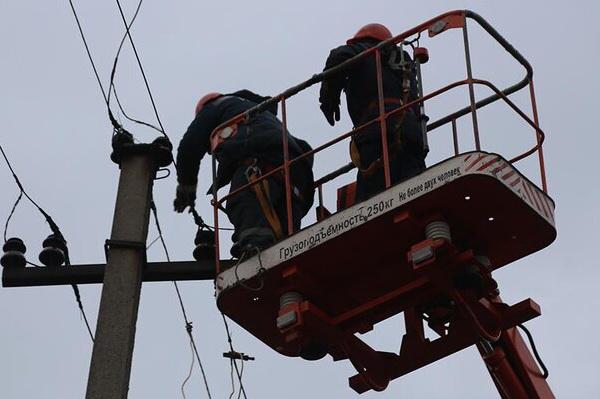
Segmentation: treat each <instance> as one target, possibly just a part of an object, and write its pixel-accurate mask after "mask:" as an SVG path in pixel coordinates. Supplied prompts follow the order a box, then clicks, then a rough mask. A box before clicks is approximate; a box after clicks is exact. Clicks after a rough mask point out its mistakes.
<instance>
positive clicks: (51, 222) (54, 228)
mask: <svg viewBox="0 0 600 399" xmlns="http://www.w3.org/2000/svg"><path fill="white" fill-rule="evenodd" d="M0 152H2V156H3V157H4V160H5V161H6V165H8V169H10V173H11V174H12V176H13V178H14V180H15V183H16V184H17V187H19V190H20V193H19V197H18V198H17V201H16V202H15V204H14V205H13V208H12V210H11V212H10V215H9V216H8V219H7V221H6V224H5V225H4V239H5V241H6V231H7V229H8V223H9V221H10V218H11V217H12V215H13V213H14V211H15V209H16V207H17V205H18V204H19V202H20V200H21V198H22V196H25V198H27V199H28V200H29V202H31V203H32V204H33V205H34V206H35V207H36V208H37V209H38V211H39V212H40V213H41V214H42V215H43V216H44V218H45V219H46V222H47V223H48V225H49V226H50V230H52V233H53V234H54V235H55V236H56V237H57V238H59V239H61V240H63V241H65V242H66V240H65V238H64V236H63V234H62V232H61V231H60V228H59V227H58V225H57V224H56V223H55V222H54V220H53V219H52V217H51V216H50V215H49V214H48V213H47V212H46V211H45V210H43V209H42V207H40V206H39V205H38V204H37V202H35V201H34V200H33V198H31V197H30V196H29V194H27V191H25V188H24V187H23V184H21V181H20V180H19V177H18V176H17V174H16V173H15V170H14V169H13V167H12V165H11V163H10V161H9V160H8V157H7V156H6V152H4V148H2V145H0ZM27 263H29V264H31V265H33V266H36V267H40V266H39V265H36V264H34V263H31V262H27ZM65 264H66V266H71V261H70V259H69V250H68V249H67V250H66V251H65ZM71 287H72V288H73V293H74V294H75V300H76V301H77V306H78V307H79V310H80V312H81V315H82V316H83V320H84V322H85V325H86V327H87V330H88V333H89V334H90V338H91V340H92V342H94V334H93V333H92V329H91V327H90V323H89V322H88V319H87V315H86V314H85V310H84V308H83V303H82V301H81V295H80V293H79V287H77V285H76V284H72V285H71Z"/></svg>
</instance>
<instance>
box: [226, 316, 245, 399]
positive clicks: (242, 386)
mask: <svg viewBox="0 0 600 399" xmlns="http://www.w3.org/2000/svg"><path fill="white" fill-rule="evenodd" d="M221 316H222V317H223V324H225V331H226V332H227V342H228V343H229V350H230V351H231V353H232V354H233V353H238V352H236V351H235V349H234V348H233V340H232V339H231V333H230V332H229V325H228V324H227V318H225V315H224V314H223V313H221ZM241 357H242V358H243V356H241ZM232 360H233V359H232ZM233 366H234V368H235V373H236V375H237V378H238V383H239V384H240V393H241V394H243V395H244V398H245V399H248V397H247V396H246V390H245V389H244V383H243V382H242V373H241V372H240V370H239V368H238V365H237V362H235V361H234V362H233ZM238 397H239V395H238Z"/></svg>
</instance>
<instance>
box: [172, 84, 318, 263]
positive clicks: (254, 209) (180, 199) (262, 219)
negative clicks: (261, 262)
mask: <svg viewBox="0 0 600 399" xmlns="http://www.w3.org/2000/svg"><path fill="white" fill-rule="evenodd" d="M266 99H268V97H261V96H259V95H257V94H254V93H252V92H250V91H248V90H242V91H239V92H236V93H233V94H228V95H222V94H220V93H210V94H207V95H206V96H204V97H202V98H201V99H200V101H199V102H198V105H197V106H196V118H195V119H194V120H193V122H192V123H191V125H190V126H189V127H188V130H187V132H186V133H185V134H184V136H183V138H182V139H181V142H180V143H179V148H178V151H177V182H178V186H177V195H176V198H175V201H174V207H175V211H176V212H183V211H184V210H185V209H186V208H187V207H188V206H190V207H191V206H193V205H194V202H195V199H196V185H197V179H198V170H199V167H200V161H201V160H202V158H203V157H204V155H205V154H207V153H208V154H211V153H212V152H214V155H215V157H216V158H217V161H218V162H219V167H218V172H217V181H216V182H213V184H216V186H217V188H220V187H223V186H225V185H227V184H229V183H231V187H230V192H233V191H235V190H236V189H238V188H240V187H242V186H244V185H246V184H248V182H249V180H254V179H256V178H257V177H259V176H260V174H261V173H263V174H266V173H267V172H269V171H270V170H272V169H273V168H275V167H277V166H280V165H281V164H282V163H283V149H282V148H283V145H282V131H283V127H282V124H281V122H280V121H279V120H278V119H277V117H276V112H277V105H276V104H275V105H274V106H273V107H272V109H270V110H269V111H265V112H262V113H259V114H257V115H255V116H254V117H252V118H251V119H250V120H249V121H248V122H243V123H240V124H237V125H234V126H232V127H225V128H223V129H222V130H220V131H217V132H215V134H213V135H212V137H211V133H212V132H213V130H214V129H216V128H217V127H218V126H219V125H221V124H223V123H224V122H226V121H228V120H230V119H231V118H233V117H235V116H236V115H239V114H241V113H243V112H244V111H247V110H248V109H250V108H252V107H254V106H256V105H257V104H258V103H260V102H262V101H263V100H266ZM287 139H288V147H289V154H290V159H293V158H295V157H297V156H299V155H301V154H302V153H304V152H306V151H309V150H310V149H311V148H310V146H309V145H308V144H307V143H306V142H305V141H303V140H300V139H298V138H295V137H293V136H292V135H291V134H289V132H288V133H287ZM290 172H291V173H290V176H291V178H290V180H291V186H292V220H293V225H294V230H298V229H299V228H300V220H301V218H302V216H304V215H305V214H306V213H307V212H308V210H309V209H310V207H311V206H312V202H313V193H314V190H313V174H312V157H309V158H305V160H304V161H300V162H297V163H295V164H293V165H292V166H291V168H290ZM285 199H286V195H285V180H284V177H283V172H281V173H275V174H274V175H272V177H270V178H268V179H265V180H264V183H258V184H256V185H254V186H253V187H252V188H250V189H246V190H243V191H241V192H240V193H239V194H237V195H235V196H234V197H232V198H231V199H229V200H228V201H227V203H226V211H227V215H228V217H229V220H230V221H231V223H232V224H233V226H234V227H235V233H234V234H233V241H234V247H233V248H232V254H233V255H234V256H239V255H240V252H243V251H245V250H248V249H252V248H255V247H258V248H259V249H264V248H266V247H268V246H269V245H271V244H272V243H273V242H275V240H276V239H280V238H282V237H283V236H285V235H286V234H287V211H286V201H285Z"/></svg>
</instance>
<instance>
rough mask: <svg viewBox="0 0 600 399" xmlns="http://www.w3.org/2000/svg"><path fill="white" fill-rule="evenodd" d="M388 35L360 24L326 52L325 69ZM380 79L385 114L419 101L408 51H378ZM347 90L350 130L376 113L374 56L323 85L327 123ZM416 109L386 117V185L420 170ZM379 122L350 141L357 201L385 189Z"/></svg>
mask: <svg viewBox="0 0 600 399" xmlns="http://www.w3.org/2000/svg"><path fill="white" fill-rule="evenodd" d="M391 37H392V34H391V33H390V31H389V30H388V29H387V28H386V27H385V26H383V25H381V24H369V25H365V26H363V27H362V28H361V29H360V30H359V31H358V32H357V33H356V34H355V35H354V37H353V38H351V39H350V40H348V41H347V44H346V45H344V46H340V47H337V48H335V49H333V50H332V51H331V53H330V54H329V57H328V58H327V62H326V64H325V70H327V69H330V68H333V67H335V66H337V65H339V64H341V63H342V62H344V61H347V60H349V59H351V58H353V57H354V56H356V55H358V54H360V53H362V52H363V51H365V50H367V49H369V48H371V47H373V46H376V45H377V44H379V43H380V42H381V41H384V40H387V39H390V38H391ZM381 64H382V81H383V97H384V106H385V111H386V112H390V111H392V110H394V109H397V108H399V107H400V106H401V105H402V104H403V103H405V101H406V102H408V101H412V100H414V99H416V98H417V97H418V94H417V93H418V89H417V83H416V79H415V75H416V74H415V72H414V65H413V63H412V60H411V59H410V56H409V55H408V53H407V52H405V51H403V50H401V49H400V48H399V47H397V46H395V45H390V46H388V47H385V48H383V49H382V53H381ZM342 90H344V91H345V92H346V102H347V106H348V113H349V114H350V118H351V119H352V122H353V124H354V127H355V128H356V127H358V126H360V125H363V124H365V123H366V122H368V121H371V120H373V119H375V118H377V116H378V115H379V101H378V92H377V69H376V61H375V54H374V53H373V54H371V55H369V56H368V57H366V58H364V59H362V60H361V61H358V62H357V63H356V64H354V65H352V66H350V67H349V68H346V69H343V70H342V71H339V72H338V73H336V74H335V75H333V76H332V77H331V78H328V79H326V80H324V81H323V83H322V84H321V91H320V96H319V102H320V103H321V110H322V111H323V114H324V115H325V117H326V118H327V121H328V122H329V124H330V125H332V126H333V125H334V124H335V121H339V120H340V95H341V92H342ZM419 118H420V115H419V109H418V107H417V106H415V107H411V108H408V109H406V111H405V112H400V113H396V114H395V115H393V116H391V117H388V119H387V123H386V130H387V143H388V154H389V160H390V177H391V182H392V184H393V183H397V182H399V181H401V180H404V179H406V178H409V177H412V176H414V175H416V174H418V173H420V172H421V171H423V170H424V169H425V155H426V151H425V150H424V145H423V132H422V129H421V126H420V119H419ZM382 154H383V152H382V144H381V130H380V123H379V122H378V121H375V122H374V123H372V124H370V125H368V126H367V127H366V128H364V129H362V130H361V131H360V132H359V133H357V134H355V135H354V136H353V138H352V144H351V156H352V160H353V162H354V163H355V165H356V166H357V167H358V168H359V169H360V170H359V172H358V175H357V188H356V198H357V200H359V201H360V200H364V199H366V198H368V197H369V196H371V195H373V194H375V193H377V192H379V191H382V190H383V189H385V178H384V169H383V158H382Z"/></svg>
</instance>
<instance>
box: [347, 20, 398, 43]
mask: <svg viewBox="0 0 600 399" xmlns="http://www.w3.org/2000/svg"><path fill="white" fill-rule="evenodd" d="M391 38H392V32H390V30H389V29H388V28H386V27H385V26H383V25H381V24H368V25H365V26H363V27H362V28H360V29H359V30H358V32H356V34H355V35H354V37H352V38H351V39H348V41H347V42H346V44H352V43H354V42H355V41H357V40H360V39H375V40H379V41H380V42H382V41H384V40H387V39H391Z"/></svg>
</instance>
